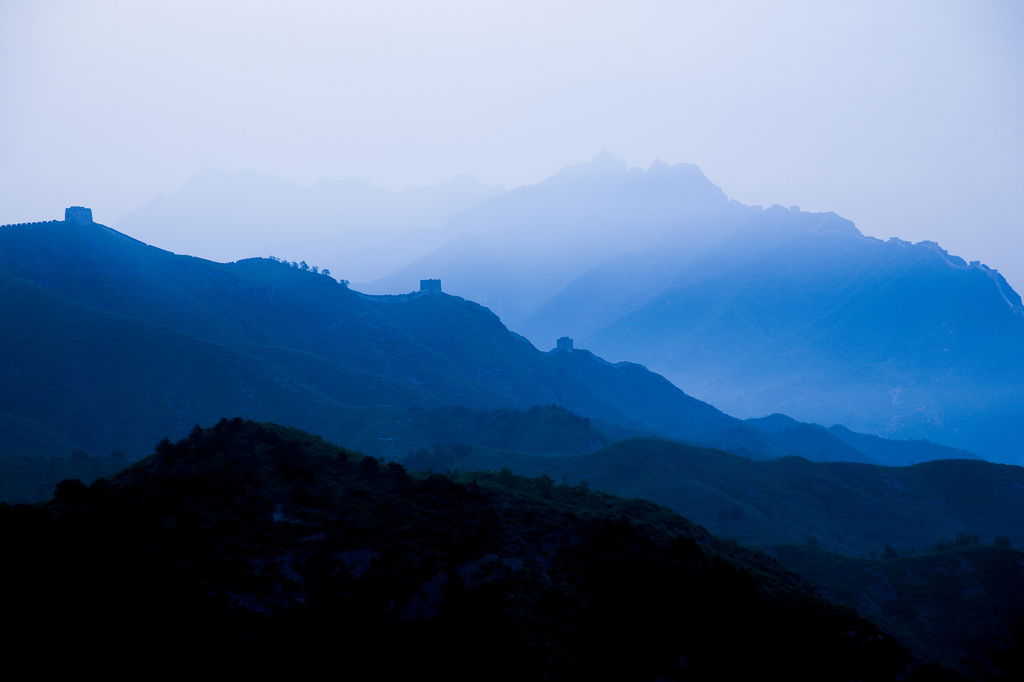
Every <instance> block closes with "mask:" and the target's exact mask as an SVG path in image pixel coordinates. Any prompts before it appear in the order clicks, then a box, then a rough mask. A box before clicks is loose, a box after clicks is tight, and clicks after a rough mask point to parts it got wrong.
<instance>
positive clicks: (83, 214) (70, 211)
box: [64, 206, 92, 225]
mask: <svg viewBox="0 0 1024 682" xmlns="http://www.w3.org/2000/svg"><path fill="white" fill-rule="evenodd" d="M64 222H66V223H77V224H79V225H89V224H90V223H92V209H91V208H85V207H84V206H71V207H70V208H65V209H64Z"/></svg>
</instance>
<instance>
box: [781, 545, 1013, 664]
mask: <svg viewBox="0 0 1024 682" xmlns="http://www.w3.org/2000/svg"><path fill="white" fill-rule="evenodd" d="M997 543H999V544H996V545H989V544H984V545H983V544H981V543H979V542H978V539H977V537H976V536H973V537H972V536H970V535H968V534H965V533H960V534H959V535H958V536H957V537H956V538H955V539H954V540H950V541H948V542H945V543H943V544H942V545H940V546H939V547H937V548H935V549H933V550H931V551H927V552H924V551H919V552H916V553H913V554H910V553H908V552H906V551H904V552H897V551H895V550H892V549H889V550H888V551H887V552H886V554H887V556H885V557H884V558H881V559H877V560H874V559H855V558H851V557H844V556H838V555H835V554H829V553H828V552H825V551H824V550H822V549H820V548H815V547H811V546H809V545H785V546H779V547H772V548H769V549H768V552H769V553H770V554H771V555H772V556H774V557H776V558H777V559H778V560H779V562H780V563H782V564H783V565H785V566H787V567H789V568H790V569H792V570H794V571H799V572H800V574H801V575H802V576H804V577H806V578H808V579H810V580H812V581H813V582H814V583H815V584H816V586H817V588H818V590H817V592H818V594H820V595H823V596H825V597H827V598H829V599H831V600H833V601H835V602H837V603H840V604H845V605H846V606H850V607H852V608H855V609H857V611H858V612H859V613H860V614H861V615H862V616H864V617H865V618H867V619H868V620H870V621H871V622H872V623H874V624H875V625H877V626H879V627H880V628H882V629H883V630H885V631H886V632H889V633H891V634H892V635H895V636H896V638H897V639H898V640H899V641H900V642H901V643H903V644H904V645H906V646H908V647H910V648H912V649H913V650H914V651H915V652H917V653H920V654H922V655H924V656H926V657H928V658H929V659H931V660H933V661H939V662H941V663H942V664H943V665H946V666H947V667H949V668H951V669H953V670H956V671H957V672H959V673H961V674H962V675H964V676H965V677H967V678H968V679H976V680H984V679H1007V680H1013V679H1020V678H1021V675H1022V674H1024V657H1022V655H1021V654H1022V651H1024V620H1022V619H1021V616H1022V614H1024V591H1022V590H1021V589H1020V577H1021V566H1022V565H1024V554H1022V553H1021V552H1018V551H1016V550H1013V549H1011V548H1010V546H1009V542H1008V541H1007V539H1006V538H1002V539H1001V540H997Z"/></svg>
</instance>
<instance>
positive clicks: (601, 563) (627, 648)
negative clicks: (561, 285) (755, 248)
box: [0, 419, 913, 680]
mask: <svg viewBox="0 0 1024 682" xmlns="http://www.w3.org/2000/svg"><path fill="white" fill-rule="evenodd" d="M0 526H2V528H3V536H4V538H5V549H6V550H7V551H8V553H9V556H14V557H18V558H19V560H18V561H5V562H3V564H2V566H0V571H2V573H3V579H4V584H6V585H17V586H18V590H17V592H16V593H15V594H14V597H13V598H12V599H10V600H8V605H7V607H6V609H5V618H6V620H7V622H8V623H9V624H11V625H12V626H13V627H12V628H11V632H10V633H9V635H8V639H7V645H8V646H9V647H11V648H12V650H16V651H18V652H19V656H21V657H24V658H27V659H31V660H43V659H42V658H40V657H42V656H46V655H47V654H54V655H51V656H49V657H48V662H47V670H48V671H49V674H68V673H70V672H71V671H73V670H82V669H90V670H103V671H104V675H105V676H107V677H114V678H125V677H129V676H130V677H133V678H136V677H137V676H138V675H139V672H140V670H149V669H151V668H152V667H153V666H154V665H156V664H157V662H159V666H160V668H159V669H160V672H161V674H167V675H172V674H173V675H178V674H187V673H188V671H194V670H195V669H197V666H201V668H202V669H203V670H205V671H209V672H210V673H213V674H218V675H232V676H238V675H247V676H251V675H254V674H255V675H258V676H259V677H269V676H274V677H290V678H308V677H310V676H314V675H318V674H331V675H337V674H339V673H342V674H345V675H349V676H352V677H357V678H363V677H367V676H373V677H382V678H397V677H402V676H413V675H416V676H418V675H420V674H421V673H422V672H423V671H428V670H429V671H431V673H432V674H433V675H436V676H439V677H442V678H444V679H480V678H486V679H537V678H540V677H548V678H550V679H609V678H614V679H652V678H656V677H660V678H663V679H679V680H682V679H698V680H704V679H723V678H726V677H729V678H733V679H741V678H748V679H749V678H751V677H756V676H758V675H760V674H761V673H762V672H763V671H764V670H765V669H771V670H777V671H783V672H784V673H785V676H786V677H787V679H800V680H848V679H878V680H885V679H890V680H895V679H898V677H897V676H899V675H901V674H903V673H904V672H905V671H906V670H907V669H908V667H909V666H911V665H912V664H913V659H912V658H911V656H910V654H909V653H908V652H907V651H906V650H905V649H903V648H901V647H900V646H899V645H897V644H896V643H895V642H894V641H893V640H892V638H891V637H889V636H888V635H885V634H882V633H881V632H879V631H878V630H877V629H876V628H875V627H874V626H873V625H871V624H870V623H868V622H867V621H864V620H863V619H861V618H859V617H858V616H856V614H855V613H854V612H853V611H852V610H849V609H846V608H843V607H838V606H835V605H834V604H831V603H829V602H827V601H825V600H823V599H820V598H817V597H814V596H813V595H812V594H811V593H810V592H809V591H808V590H807V589H806V587H805V584H804V583H803V582H802V581H801V580H800V579H799V578H798V577H797V576H796V575H794V574H792V573H790V572H788V571H786V570H784V569H782V568H781V567H780V566H779V565H778V564H777V563H775V562H774V561H773V560H771V559H770V558H768V557H767V556H765V555H763V554H760V553H757V552H752V551H749V550H745V549H742V548H740V547H738V546H736V545H734V544H730V543H726V542H722V541H720V540H717V539H715V538H714V537H712V536H710V535H709V534H707V533H706V532H705V531H704V530H703V529H701V528H699V527H697V526H694V525H692V524H690V523H689V522H688V521H686V520H685V519H683V518H682V517H680V516H678V515H677V514H675V513H673V512H671V511H669V510H667V509H664V508H661V507H658V506H657V505H654V504H652V503H649V502H644V501H641V500H627V499H622V498H615V497H611V496H608V495H604V494H601V493H595V492H591V491H588V490H587V489H586V488H585V487H579V486H567V485H557V484H555V483H554V482H553V481H551V480H550V479H547V478H538V479H524V478H520V477H517V476H514V475H512V474H510V473H508V472H503V473H501V474H487V473H478V474H474V475H472V476H463V477H456V476H444V475H439V474H431V475H424V474H410V473H409V472H407V471H406V470H405V469H404V468H403V467H402V466H400V465H397V464H389V465H384V464H382V463H381V462H379V461H378V460H375V459H372V458H367V457H361V456H359V455H357V454H355V453H352V452H350V451H346V450H344V449H342V448H338V447H336V446H333V445H331V444H329V443H326V442H325V441H323V440H321V439H319V438H316V437H313V436H309V435H308V434H304V433H301V432H297V431H294V430H290V429H284V428H281V427H276V426H272V425H260V424H255V423H253V422H243V421H242V420H240V419H236V420H233V421H230V422H229V421H226V420H225V421H223V422H221V423H219V424H218V425H217V426H216V427H215V428H212V429H205V430H204V429H200V428H198V427H197V428H195V429H194V430H193V431H192V433H191V434H190V435H189V437H188V438H187V439H184V440H182V441H180V442H178V443H176V444H172V443H170V442H169V441H166V440H165V441H163V442H162V443H161V444H160V445H159V446H158V447H157V451H156V453H155V454H154V455H153V456H151V457H149V458H147V459H146V460H144V461H142V462H140V463H137V464H135V465H133V466H132V467H131V468H129V469H128V470H126V471H124V472H122V473H121V474H119V475H118V476H116V477H114V478H113V479H103V480H100V481H97V482H96V483H94V484H93V485H92V486H90V487H88V488H87V487H85V486H84V485H82V484H81V483H79V482H77V481H74V480H71V481H65V482H63V483H62V484H61V485H60V486H58V490H57V497H56V499H55V500H54V501H53V502H51V503H49V504H47V505H45V506H38V507H25V506H18V507H15V508H13V509H11V508H10V507H8V506H6V505H0ZM72 558H73V559H72ZM40 632H45V633H46V636H45V637H40V636H39V634H38V633H40ZM56 652H59V655H56ZM908 679H909V678H908Z"/></svg>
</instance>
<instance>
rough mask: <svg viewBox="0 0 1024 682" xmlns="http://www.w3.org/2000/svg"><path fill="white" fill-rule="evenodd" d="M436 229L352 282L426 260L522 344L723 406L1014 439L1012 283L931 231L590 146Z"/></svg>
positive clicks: (1016, 373) (1021, 405) (1016, 344)
mask: <svg viewBox="0 0 1024 682" xmlns="http://www.w3.org/2000/svg"><path fill="white" fill-rule="evenodd" d="M446 229H449V230H451V231H452V232H458V233H459V236H458V237H455V238H453V240H452V241H451V242H449V243H448V244H447V245H446V246H444V247H442V248H440V249H438V250H437V251H435V252H433V253H431V254H428V255H426V256H424V257H422V258H421V259H419V260H417V261H415V262H413V263H411V264H410V265H408V266H406V267H405V268H403V269H402V270H400V271H399V272H398V273H396V274H395V275H392V276H391V277H389V278H387V279H385V280H381V281H378V282H374V283H371V284H370V285H368V287H367V289H368V290H372V291H376V292H384V291H389V290H390V291H397V290H401V289H402V288H403V287H404V288H408V286H409V285H410V284H411V283H412V282H413V281H414V280H415V279H416V278H417V277H421V276H426V274H427V273H432V274H431V276H440V277H442V278H443V279H444V280H445V282H446V286H447V288H448V290H449V291H451V292H453V293H455V294H458V295H461V296H465V297H467V298H469V299H471V300H476V301H479V302H481V303H484V304H485V305H487V306H489V307H491V308H492V309H493V310H494V311H495V312H496V313H497V314H498V315H499V316H500V317H501V318H502V320H503V321H505V322H506V323H507V324H508V325H509V326H510V328H512V329H514V330H515V331H517V332H519V333H522V334H524V335H525V336H526V337H527V338H529V339H531V340H532V341H533V342H534V343H537V344H542V345H543V344H550V343H551V342H552V341H553V340H554V339H555V338H557V337H560V336H563V335H568V336H572V337H574V338H576V339H577V341H578V342H580V343H581V345H583V346H584V347H587V348H590V349H592V350H593V351H594V352H596V353H598V354H600V355H602V356H603V357H607V358H609V359H613V360H624V359H629V360H632V361H638V362H641V363H643V364H645V365H646V366H648V367H650V368H651V369H653V370H654V371H657V372H659V373H661V374H663V375H664V376H666V377H667V378H668V379H670V380H671V381H672V382H674V383H675V384H676V385H678V386H680V387H681V388H683V389H684V390H685V391H687V392H688V393H691V394H693V395H696V396H698V397H700V398H701V399H703V400H706V401H708V402H710V403H712V404H714V405H716V406H718V407H720V408H721V409H723V410H725V411H726V412H729V413H731V414H735V415H737V416H740V417H756V416H761V415H765V414H769V413H772V412H776V411H782V412H785V413H787V414H790V415H793V416H794V417H796V418H798V419H801V420H804V421H808V422H818V423H824V424H832V423H836V422H840V423H843V424H845V425H847V426H849V427H850V428H852V429H854V430H856V431H863V432H868V433H874V434H876V435H880V436H888V437H892V438H904V439H905V438H914V439H922V438H927V439H931V440H934V441H937V442H940V443H944V444H947V445H951V446H955V447H959V448H965V449H968V450H971V451H974V452H979V453H981V454H983V455H984V456H986V457H989V458H993V459H995V460H1000V461H1007V462H1018V461H1020V460H1021V457H1022V456H1024V441H1022V438H1021V436H1020V435H1019V432H1018V428H1017V426H1016V424H1018V423H1020V421H1021V419H1022V418H1024V390H1022V388H1021V387H1022V386H1024V382H1022V379H1024V360H1022V357H1024V356H1022V354H1021V350H1022V349H1024V312H1022V307H1021V299H1020V296H1019V295H1018V294H1017V293H1016V292H1015V291H1014V290H1013V289H1012V288H1011V287H1010V285H1009V284H1008V283H1007V282H1006V281H1005V280H1004V279H1003V277H1002V276H1001V275H999V274H998V273H997V272H995V271H994V270H990V269H989V268H987V267H985V266H984V265H982V264H981V263H966V262H964V261H963V260H962V259H960V258H958V257H956V256H954V255H950V254H948V253H947V252H946V251H944V250H943V249H942V248H941V247H939V246H938V245H937V244H935V243H932V242H922V243H919V244H910V243H908V242H904V241H901V240H899V239H895V238H893V239H890V240H889V241H886V242H883V241H880V240H878V239H874V238H871V237H868V236H865V235H863V234H862V233H861V232H860V231H859V230H858V229H857V228H856V227H855V226H854V224H853V223H852V222H850V221H848V220H845V219H843V218H841V217H840V216H837V215H835V214H833V213H822V214H811V213H806V212H803V211H800V210H799V208H797V207H795V206H794V207H790V208H789V209H786V208H783V207H781V206H772V207H770V208H768V209H762V208H761V207H757V206H755V207H748V206H743V205H741V204H739V203H737V202H735V201H730V200H728V199H727V197H726V196H725V194H724V193H722V192H721V190H719V189H718V188H717V187H715V186H714V185H713V184H712V183H711V182H710V181H709V180H707V178H705V177H704V176H703V175H702V174H701V173H700V171H699V170H698V169H697V168H696V167H695V166H692V165H689V164H680V165H678V166H672V167H669V166H667V165H665V164H661V163H655V164H654V165H652V166H651V168H649V169H648V170H646V171H643V170H640V169H635V168H634V169H627V168H626V165H625V164H624V163H622V162H620V161H618V160H617V159H615V158H614V157H612V156H611V155H610V154H608V153H607V152H602V153H601V154H599V155H598V156H597V157H596V158H595V159H594V160H593V161H591V162H589V163H585V164H579V165H577V166H572V167H569V168H567V169H565V170H563V171H562V172H560V173H558V174H556V175H555V176H553V177H551V178H549V179H548V180H546V181H544V182H542V183H540V184H539V185H536V186H532V187H521V188H518V189H516V190H513V191H511V192H508V193H506V194H504V195H502V196H500V197H496V198H492V199H489V200H486V201H483V202H481V203H479V204H477V205H476V206H474V207H472V208H470V209H467V210H465V211H463V212H461V213H459V214H457V215H455V216H453V217H452V218H451V219H450V220H449V222H448V226H447V228H446Z"/></svg>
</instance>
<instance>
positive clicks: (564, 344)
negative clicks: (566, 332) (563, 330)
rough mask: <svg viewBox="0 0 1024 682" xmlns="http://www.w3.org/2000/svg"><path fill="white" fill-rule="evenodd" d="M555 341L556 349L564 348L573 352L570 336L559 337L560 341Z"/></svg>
mask: <svg viewBox="0 0 1024 682" xmlns="http://www.w3.org/2000/svg"><path fill="white" fill-rule="evenodd" d="M555 343H556V345H555V349H556V350H564V351H566V352H568V353H571V352H572V339H570V338H569V337H568V336H563V337H562V338H560V339H558V341H556V342H555Z"/></svg>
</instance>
